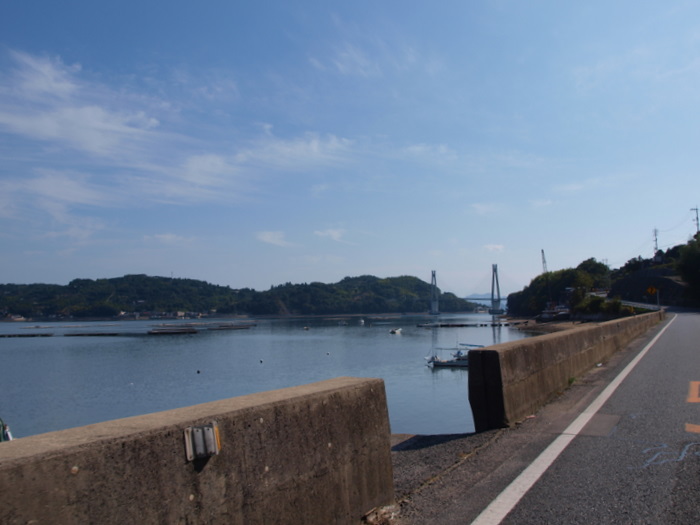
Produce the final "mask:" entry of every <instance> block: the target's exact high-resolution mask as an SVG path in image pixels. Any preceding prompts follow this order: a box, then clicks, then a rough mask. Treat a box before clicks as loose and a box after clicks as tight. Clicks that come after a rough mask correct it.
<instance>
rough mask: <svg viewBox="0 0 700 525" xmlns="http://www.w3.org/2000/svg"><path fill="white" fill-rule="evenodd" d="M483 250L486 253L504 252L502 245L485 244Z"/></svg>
mask: <svg viewBox="0 0 700 525" xmlns="http://www.w3.org/2000/svg"><path fill="white" fill-rule="evenodd" d="M484 249H485V250H486V251H487V252H495V253H500V252H502V251H503V250H505V246H503V245H502V244H486V245H485V246H484Z"/></svg>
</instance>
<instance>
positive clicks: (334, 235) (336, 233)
mask: <svg viewBox="0 0 700 525" xmlns="http://www.w3.org/2000/svg"><path fill="white" fill-rule="evenodd" d="M314 235H317V236H319V237H326V238H329V239H331V240H333V241H336V242H344V243H346V242H347V241H345V240H344V239H343V236H344V235H345V230H343V229H333V228H329V229H327V230H317V231H315V232H314Z"/></svg>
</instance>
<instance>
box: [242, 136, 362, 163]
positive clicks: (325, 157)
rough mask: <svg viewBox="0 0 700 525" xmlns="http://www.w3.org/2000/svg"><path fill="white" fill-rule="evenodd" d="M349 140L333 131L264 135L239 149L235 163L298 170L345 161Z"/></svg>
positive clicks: (348, 152)
mask: <svg viewBox="0 0 700 525" xmlns="http://www.w3.org/2000/svg"><path fill="white" fill-rule="evenodd" d="M352 144H353V143H352V141H350V140H348V139H343V138H340V137H337V136H335V135H326V136H320V135H319V134H317V133H311V132H309V133H305V134H304V135H303V136H302V137H298V138H292V139H280V138H277V137H274V136H272V135H269V134H268V135H267V136H265V137H264V138H263V139H261V140H259V141H257V142H255V143H254V144H253V145H252V146H251V147H249V148H247V149H243V150H241V151H239V152H238V153H237V154H236V155H235V157H234V159H235V162H236V163H237V164H240V165H246V166H260V167H266V168H278V169H284V170H285V171H298V170H306V169H312V168H316V167H325V166H329V165H336V164H342V163H345V162H346V161H347V160H348V159H349V154H350V148H351V146H352Z"/></svg>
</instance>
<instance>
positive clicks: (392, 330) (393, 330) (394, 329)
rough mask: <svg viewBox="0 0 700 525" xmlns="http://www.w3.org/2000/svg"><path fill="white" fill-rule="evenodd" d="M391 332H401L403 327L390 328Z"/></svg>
mask: <svg viewBox="0 0 700 525" xmlns="http://www.w3.org/2000/svg"><path fill="white" fill-rule="evenodd" d="M389 333H390V334H400V333H401V328H392V329H391V330H389Z"/></svg>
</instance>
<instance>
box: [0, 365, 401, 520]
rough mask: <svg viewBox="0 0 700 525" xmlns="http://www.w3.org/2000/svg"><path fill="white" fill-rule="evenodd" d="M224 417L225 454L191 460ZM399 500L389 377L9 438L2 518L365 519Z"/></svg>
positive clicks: (2, 455)
mask: <svg viewBox="0 0 700 525" xmlns="http://www.w3.org/2000/svg"><path fill="white" fill-rule="evenodd" d="M211 421H216V422H217V423H218V426H219V430H220V435H221V452H220V453H219V455H216V456H212V457H211V458H208V459H206V460H195V461H194V462H187V461H186V456H185V445H184V437H183V432H184V429H185V428H186V427H188V426H193V425H204V424H207V423H210V422H211ZM393 499H394V489H393V476H392V467H391V454H390V429H389V418H388V412H387V405H386V394H385V390H384V382H383V381H382V380H380V379H356V378H337V379H333V380H329V381H323V382H320V383H314V384H311V385H305V386H300V387H294V388H288V389H284V390H276V391H270V392H264V393H261V394H255V395H250V396H243V397H237V398H232V399H226V400H222V401H217V402H213V403H207V404H203V405H196V406H191V407H187V408H182V409H177V410H170V411H167V412H159V413H155V414H149V415H144V416H138V417H132V418H127V419H121V420H115V421H109V422H106V423H100V424H96V425H89V426H86V427H80V428H74V429H70V430H64V431H59V432H51V433H47V434H41V435H38V436H31V437H26V438H22V439H17V440H15V441H11V442H6V443H0V523H3V524H10V523H23V524H24V523H37V524H39V523H42V524H44V523H45V524H64V523H66V524H67V523H70V524H73V523H80V524H84V523H100V524H102V523H119V524H125V523H167V524H177V523H183V524H184V523H187V524H195V523H226V524H246V525H250V524H266V525H267V524H271V523H280V524H282V523H284V524H288V523H310V524H314V523H318V524H323V525H326V524H331V523H358V522H359V521H360V519H361V518H362V516H363V515H364V514H365V513H367V512H368V511H370V510H371V509H372V508H374V507H378V506H383V505H387V504H391V503H392V502H393Z"/></svg>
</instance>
